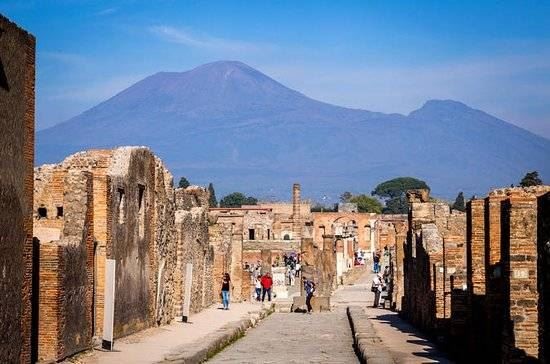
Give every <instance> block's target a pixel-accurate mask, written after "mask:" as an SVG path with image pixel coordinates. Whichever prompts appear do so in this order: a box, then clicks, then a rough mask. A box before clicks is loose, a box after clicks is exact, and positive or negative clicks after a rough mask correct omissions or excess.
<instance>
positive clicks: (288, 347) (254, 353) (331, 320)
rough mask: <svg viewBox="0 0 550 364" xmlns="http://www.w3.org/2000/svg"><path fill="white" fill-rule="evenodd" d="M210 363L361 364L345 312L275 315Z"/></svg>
mask: <svg viewBox="0 0 550 364" xmlns="http://www.w3.org/2000/svg"><path fill="white" fill-rule="evenodd" d="M209 363H358V360H357V357H356V355H355V353H354V351H353V343H352V337H351V330H350V327H349V323H348V319H347V317H346V314H345V312H344V310H340V309H339V310H337V311H336V312H327V313H317V314H312V315H308V314H298V313H275V314H273V315H271V317H269V318H268V319H266V320H265V321H263V322H261V323H260V324H259V325H258V326H257V327H256V328H254V329H252V330H250V331H249V332H248V333H247V335H246V336H245V337H244V338H242V339H240V340H239V341H237V342H236V343H235V344H233V345H232V346H230V347H229V348H227V349H226V350H224V351H222V352H221V353H220V354H218V355H216V356H215V357H214V358H213V359H212V360H211V361H209Z"/></svg>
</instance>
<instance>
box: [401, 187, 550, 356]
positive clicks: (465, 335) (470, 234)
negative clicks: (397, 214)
mask: <svg viewBox="0 0 550 364" xmlns="http://www.w3.org/2000/svg"><path fill="white" fill-rule="evenodd" d="M549 191H550V186H538V187H529V188H506V189H500V190H495V191H492V192H491V193H490V194H489V196H488V197H487V198H485V199H473V200H471V201H470V202H468V203H467V212H466V219H464V218H463V215H461V214H458V213H454V212H450V211H447V209H446V208H445V207H444V206H438V205H437V203H435V204H434V203H431V202H428V201H427V198H428V196H422V195H419V194H415V193H413V194H412V196H410V197H412V198H410V199H409V201H410V212H409V219H410V221H409V222H410V229H409V232H408V242H407V246H406V252H405V262H404V263H405V264H404V265H405V300H404V302H405V303H406V305H405V306H406V307H405V308H404V313H405V314H406V315H407V317H408V318H410V319H411V321H413V322H414V323H415V324H417V325H419V326H420V327H423V328H425V329H428V330H433V329H434V328H435V329H436V333H437V334H438V335H440V338H443V342H445V343H448V344H449V348H451V349H455V350H454V354H455V355H456V358H457V360H459V361H461V360H468V359H469V358H471V357H472V356H475V357H478V358H480V360H481V358H485V359H487V360H490V361H495V362H496V361H503V362H526V361H530V360H532V361H537V360H541V359H544V358H545V357H544V355H545V353H544V349H542V348H543V347H544V346H545V345H546V342H547V337H546V336H545V334H544V333H545V332H546V331H547V329H546V326H547V321H548V320H547V316H546V306H547V305H546V301H547V296H548V291H547V290H548V286H549V283H548V281H547V278H548V261H550V259H548V256H549V255H548V252H547V251H546V250H545V249H547V242H548V236H550V233H549V229H548V226H547V224H546V225H545V224H544V223H541V222H540V220H541V219H543V221H546V220H547V218H546V217H547V212H548V207H547V205H548V204H547V201H546V200H545V197H544V196H547V195H548V194H549ZM545 201H546V202H545ZM545 206H546V207H545ZM464 230H465V231H466V234H465V237H464V236H463V235H462V233H461V232H462V231H464ZM440 245H442V246H443V254H442V255H441V254H440V253H439V249H438V248H437V249H433V248H434V247H439V246H440ZM441 262H443V269H442V270H440V269H438V267H439V266H438V264H440V263H441ZM430 266H432V269H431V270H430V268H429V267H430ZM421 272H424V273H426V274H427V275H429V278H428V279H427V280H425V281H422V280H421V274H419V273H421ZM440 272H442V273H444V274H445V276H444V277H442V278H441V279H440V278H439V277H438V275H439V273H440ZM430 274H431V275H430ZM448 279H449V280H450V291H449V292H447V289H446V288H445V287H447V280H448ZM441 283H442V284H443V286H444V289H443V294H444V295H445V296H444V298H443V299H441V298H440V297H439V295H440V294H441V290H440V289H438V285H441ZM430 294H431V295H433V296H432V297H429V298H428V301H430V300H432V299H433V304H434V310H433V311H432V312H430V304H431V302H426V301H422V297H423V296H426V295H430ZM447 297H450V300H448V299H447ZM441 303H442V304H443V305H444V309H443V311H440V310H439V308H440V307H439V306H440V305H441ZM449 305H450V311H449V310H448V308H447V307H448V306H449ZM441 313H442V314H443V317H441V316H440V315H441ZM441 318H443V319H444V320H443V321H440V319H441ZM541 326H544V327H541ZM485 359H483V360H485Z"/></svg>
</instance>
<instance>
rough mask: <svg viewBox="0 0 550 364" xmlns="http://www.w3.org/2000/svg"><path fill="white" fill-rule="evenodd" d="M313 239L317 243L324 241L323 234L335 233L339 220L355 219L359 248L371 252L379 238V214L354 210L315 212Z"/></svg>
mask: <svg viewBox="0 0 550 364" xmlns="http://www.w3.org/2000/svg"><path fill="white" fill-rule="evenodd" d="M311 215H312V221H313V240H314V242H315V244H322V243H323V235H325V234H334V225H335V222H338V221H355V224H356V226H357V230H356V233H357V237H356V239H357V248H358V249H361V250H363V251H368V252H371V246H374V245H375V244H376V242H377V240H378V238H377V229H376V221H377V215H376V214H372V213H353V212H313V213H312V214H311Z"/></svg>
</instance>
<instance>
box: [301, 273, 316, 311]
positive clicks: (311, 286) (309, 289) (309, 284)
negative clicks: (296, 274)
mask: <svg viewBox="0 0 550 364" xmlns="http://www.w3.org/2000/svg"><path fill="white" fill-rule="evenodd" d="M302 280H303V282H304V290H305V292H306V306H307V313H311V311H312V310H313V307H311V299H312V298H313V293H314V292H315V282H313V280H311V279H306V278H305V277H303V278H302Z"/></svg>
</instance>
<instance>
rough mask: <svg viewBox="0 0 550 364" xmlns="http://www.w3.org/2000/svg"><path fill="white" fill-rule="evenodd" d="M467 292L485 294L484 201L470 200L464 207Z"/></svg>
mask: <svg viewBox="0 0 550 364" xmlns="http://www.w3.org/2000/svg"><path fill="white" fill-rule="evenodd" d="M466 226H467V228H466V234H467V236H466V239H467V240H466V241H467V252H468V259H467V267H468V270H467V272H468V290H469V291H470V292H472V293H473V294H475V295H483V294H485V201H484V200H471V201H469V202H468V203H467V205H466Z"/></svg>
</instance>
